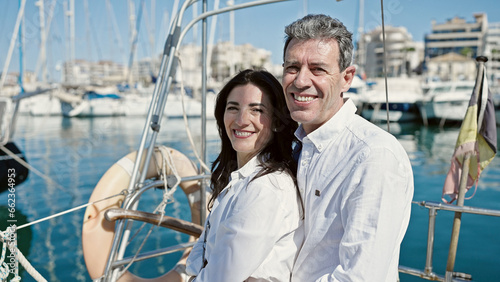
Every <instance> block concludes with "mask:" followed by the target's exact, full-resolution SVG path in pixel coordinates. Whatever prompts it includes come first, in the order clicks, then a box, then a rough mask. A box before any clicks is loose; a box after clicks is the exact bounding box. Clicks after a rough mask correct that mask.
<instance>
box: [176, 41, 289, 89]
mask: <svg viewBox="0 0 500 282" xmlns="http://www.w3.org/2000/svg"><path fill="white" fill-rule="evenodd" d="M208 49H209V51H211V53H212V54H211V59H210V60H211V62H210V66H209V68H208V70H207V71H208V80H207V88H209V89H210V88H220V87H221V86H222V85H223V83H224V82H225V81H227V80H228V79H229V78H230V77H232V76H234V75H235V74H236V73H237V72H239V71H241V70H243V69H247V68H260V69H266V70H267V71H269V72H271V73H273V74H274V75H276V76H279V75H281V67H280V66H279V67H277V66H275V65H273V64H272V63H271V52H270V51H268V50H265V49H261V48H256V47H254V46H252V45H251V44H243V45H233V44H231V43H230V42H219V43H217V44H216V45H215V46H213V48H210V47H209V48H208ZM179 53H180V54H181V55H180V59H181V64H182V79H183V83H184V86H187V87H189V88H191V89H193V91H194V92H195V93H199V92H200V90H201V89H200V88H201V70H202V60H201V47H200V46H197V45H192V44H190V45H184V46H182V47H181V48H180V50H179ZM278 71H279V73H278ZM176 79H177V80H180V76H179V73H177V74H176Z"/></svg>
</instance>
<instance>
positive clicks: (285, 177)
mask: <svg viewBox="0 0 500 282" xmlns="http://www.w3.org/2000/svg"><path fill="white" fill-rule="evenodd" d="M257 174H258V172H256V173H255V174H254V175H253V176H252V177H255V176H256V175H257ZM252 183H254V185H258V186H261V187H267V186H271V187H273V188H276V189H278V190H288V189H290V188H293V189H295V187H294V186H295V184H294V181H293V178H292V177H291V176H290V174H288V173H287V172H285V171H274V172H271V173H268V174H265V175H262V176H260V177H257V178H254V179H253V180H252V181H251V182H250V183H249V184H250V185H252Z"/></svg>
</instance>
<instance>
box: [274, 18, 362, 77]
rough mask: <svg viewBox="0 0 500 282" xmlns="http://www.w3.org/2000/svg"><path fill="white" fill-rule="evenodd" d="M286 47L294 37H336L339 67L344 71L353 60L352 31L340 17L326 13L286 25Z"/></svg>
mask: <svg viewBox="0 0 500 282" xmlns="http://www.w3.org/2000/svg"><path fill="white" fill-rule="evenodd" d="M285 33H286V35H285V47H284V49H283V59H284V58H285V52H286V48H287V47H288V45H289V43H290V41H291V40H292V39H293V38H296V39H298V40H301V41H302V40H308V39H335V40H336V41H337V42H338V44H339V53H340V54H339V62H338V63H339V69H340V71H344V70H345V69H346V68H347V67H349V66H350V65H351V61H352V50H353V45H352V33H351V32H349V31H348V30H347V28H346V27H345V25H344V24H343V23H342V22H341V21H339V20H338V19H333V18H331V17H329V16H326V15H321V14H320V15H307V16H305V17H303V18H302V19H299V20H297V21H295V22H293V23H291V24H289V25H288V26H286V27H285Z"/></svg>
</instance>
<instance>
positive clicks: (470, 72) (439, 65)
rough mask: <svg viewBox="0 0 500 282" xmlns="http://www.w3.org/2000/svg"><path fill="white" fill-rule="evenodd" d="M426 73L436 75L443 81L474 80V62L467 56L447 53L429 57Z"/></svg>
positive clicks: (431, 75) (430, 75)
mask: <svg viewBox="0 0 500 282" xmlns="http://www.w3.org/2000/svg"><path fill="white" fill-rule="evenodd" d="M426 75H427V76H428V77H438V78H439V79H440V80H443V81H455V80H474V79H475V78H476V62H475V60H474V59H472V58H469V57H467V56H463V55H460V54H457V53H447V54H444V55H441V56H437V57H434V58H432V59H429V61H428V62H427V74H426Z"/></svg>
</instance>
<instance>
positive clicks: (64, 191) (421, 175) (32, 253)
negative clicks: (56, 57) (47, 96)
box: [0, 116, 500, 282]
mask: <svg viewBox="0 0 500 282" xmlns="http://www.w3.org/2000/svg"><path fill="white" fill-rule="evenodd" d="M167 122H168V123H164V124H163V129H162V131H161V133H160V135H159V137H158V141H159V143H160V144H164V145H166V146H170V147H174V148H176V149H179V150H181V151H183V152H184V153H185V154H186V155H188V156H189V157H190V158H193V159H194V155H193V153H192V151H191V150H190V146H189V143H188V142H187V135H186V133H185V130H184V124H183V121H182V120H172V121H167ZM200 124H201V123H200V120H199V119H192V120H190V125H191V128H192V134H193V136H194V139H195V143H197V144H199V142H200V136H199V131H200ZM143 126H144V120H143V119H142V118H136V117H134V118H131V117H113V118H94V119H75V118H73V119H67V118H62V117H31V116H20V117H19V120H18V124H17V127H16V128H17V131H16V134H15V138H14V141H15V142H16V144H17V145H18V146H19V148H20V149H21V150H22V151H23V152H24V153H25V155H26V157H27V159H28V162H29V163H30V165H32V166H33V167H34V168H35V169H36V170H37V171H38V174H37V173H35V172H33V171H32V172H31V174H30V176H29V178H28V180H26V181H25V182H24V183H22V184H19V185H17V186H16V211H17V212H18V213H19V214H21V215H19V216H18V218H21V216H25V217H26V218H27V220H28V221H34V220H36V219H39V218H43V217H46V216H49V215H51V214H54V213H57V212H60V211H64V210H66V209H69V208H72V207H75V206H79V205H81V204H84V203H87V201H88V198H89V196H90V194H91V193H92V190H93V188H94V186H95V185H96V183H97V182H98V181H99V179H100V177H101V176H102V175H103V174H104V172H106V170H107V169H108V168H109V167H111V166H112V165H113V164H114V163H115V162H116V161H117V160H119V159H120V158H121V157H122V156H124V155H126V154H128V153H129V152H131V151H134V150H136V149H137V148H138V144H139V141H140V137H141V133H142V130H143ZM208 129H209V132H208V140H209V142H208V149H207V150H208V157H209V159H210V160H213V159H214V157H215V154H216V152H217V151H218V146H219V143H218V140H217V139H218V138H217V132H216V130H215V127H214V122H213V121H211V122H210V123H209V124H208ZM458 130H459V128H458V127H449V128H445V129H439V128H436V127H424V126H421V125H419V124H405V125H397V124H392V125H391V132H392V133H393V134H395V135H396V136H397V137H398V139H399V140H400V141H401V143H402V144H403V146H404V147H405V149H406V150H407V152H408V154H409V156H410V158H411V161H412V165H413V169H414V175H415V195H414V200H416V201H422V200H429V201H439V200H440V198H441V187H442V184H443V182H444V178H445V175H446V173H447V171H448V168H449V165H450V162H449V160H450V157H451V155H452V153H453V149H454V146H455V141H456V137H457V135H458ZM40 175H43V177H42V176H40ZM178 192H179V194H177V196H178V197H176V198H177V199H180V201H179V202H178V203H175V204H172V205H169V206H168V207H167V213H169V214H170V215H174V216H177V217H181V218H184V219H189V210H188V208H187V203H186V201H185V199H184V196H183V195H182V192H181V191H178ZM159 199H161V191H159V190H158V191H154V192H153V191H151V192H149V193H147V195H146V196H145V197H144V202H143V203H142V204H141V205H143V206H144V207H148V206H152V205H153V204H154V203H157V202H158V200H159ZM499 202H500V158H496V159H495V160H494V161H493V162H492V163H491V164H490V165H489V166H488V168H487V169H486V170H485V171H484V172H483V175H482V178H481V181H480V185H479V187H478V191H477V193H476V195H475V196H474V197H473V198H472V199H470V200H467V201H466V205H470V206H478V207H483V208H494V209H500V203H499ZM6 204H7V194H6V193H5V192H4V193H2V194H0V205H4V206H5V205H6ZM83 214H84V210H79V211H77V212H74V213H71V214H67V215H64V216H61V217H58V218H55V219H52V220H49V221H45V222H43V223H39V224H36V225H34V226H31V227H30V230H29V231H30V232H29V234H30V236H28V235H25V236H24V237H22V238H19V241H22V242H23V243H25V244H26V243H28V245H29V246H28V250H27V251H25V255H26V256H27V258H28V260H29V261H30V262H31V263H32V265H33V266H34V267H35V268H36V269H37V270H38V271H39V272H40V273H41V274H42V275H43V276H44V277H45V278H46V279H47V280H48V281H90V278H89V276H88V274H87V272H86V268H85V262H84V260H83V254H82V251H81V237H80V233H81V225H82V218H83ZM452 221H453V214H452V213H449V212H445V211H441V212H439V213H438V216H437V223H436V224H437V229H436V238H435V248H434V249H435V250H434V252H435V253H434V256H433V259H434V260H433V261H434V263H433V266H434V268H433V270H434V271H435V272H436V273H438V274H444V272H445V269H446V257H447V254H448V247H449V240H450V236H451V231H450V230H451V226H452ZM427 224H428V210H427V209H424V208H420V207H418V206H416V205H414V206H413V210H412V217H411V221H410V227H409V229H408V232H407V234H406V237H405V239H404V242H403V246H402V250H401V259H400V264H401V265H405V266H409V267H413V268H418V269H423V267H424V265H425V250H426V239H427ZM145 231H147V229H146V230H145ZM145 231H144V232H141V234H139V236H138V237H139V240H134V242H133V243H132V249H134V248H137V247H138V245H139V244H140V243H141V241H142V240H141V236H143V235H144V234H145V233H146V232H145ZM461 231H462V232H461V235H460V240H459V245H458V258H457V260H456V263H455V271H459V272H465V273H469V274H472V276H473V278H474V281H499V278H498V277H500V267H499V266H500V240H499V239H498V234H500V218H497V217H484V216H475V215H467V214H465V215H463V216H462V229H461ZM26 233H28V232H26ZM186 240H187V238H186V236H183V235H179V234H178V233H176V232H173V231H171V230H168V229H157V230H155V232H154V235H152V236H151V237H150V239H149V240H148V243H147V244H146V246H145V249H146V250H152V249H156V248H162V247H167V246H169V245H172V244H173V242H182V241H186ZM179 256H180V254H172V255H168V256H164V257H161V258H158V259H155V260H154V261H147V262H138V263H136V264H134V265H133V266H132V267H131V271H132V272H133V273H136V274H139V275H141V276H143V277H155V276H158V275H159V274H161V273H164V272H166V271H168V270H169V269H170V268H171V267H172V266H173V265H174V264H175V262H176V261H177V259H178V258H179ZM373 259H377V258H376V257H374V258H373ZM400 278H401V281H403V282H407V281H409V282H411V281H424V280H421V279H419V278H415V277H411V276H408V275H401V277H400ZM23 281H33V279H32V278H31V277H30V276H29V275H28V274H27V273H24V274H23Z"/></svg>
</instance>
